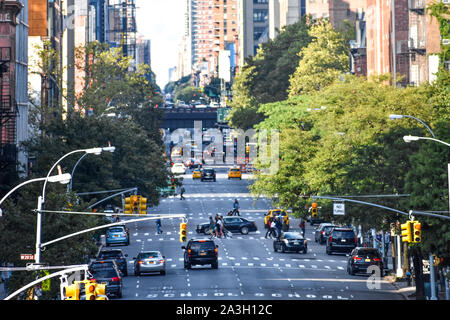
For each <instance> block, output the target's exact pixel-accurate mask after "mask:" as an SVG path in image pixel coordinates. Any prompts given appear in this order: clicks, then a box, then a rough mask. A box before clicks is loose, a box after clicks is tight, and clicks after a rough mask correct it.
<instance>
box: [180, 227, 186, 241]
mask: <svg viewBox="0 0 450 320" xmlns="http://www.w3.org/2000/svg"><path fill="white" fill-rule="evenodd" d="M186 227H187V223H186V222H182V223H180V242H186V240H187V230H186Z"/></svg>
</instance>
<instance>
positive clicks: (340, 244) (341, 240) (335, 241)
mask: <svg viewBox="0 0 450 320" xmlns="http://www.w3.org/2000/svg"><path fill="white" fill-rule="evenodd" d="M356 241H357V240H356V235H355V232H354V231H353V229H352V228H342V227H334V228H333V229H331V231H330V234H329V236H328V238H327V248H326V253H327V254H332V253H333V252H340V253H350V252H351V251H352V250H353V249H355V247H356V243H357V242H356Z"/></svg>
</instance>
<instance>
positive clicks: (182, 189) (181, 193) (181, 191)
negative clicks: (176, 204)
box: [180, 186, 185, 200]
mask: <svg viewBox="0 0 450 320" xmlns="http://www.w3.org/2000/svg"><path fill="white" fill-rule="evenodd" d="M184 191H185V190H184V187H183V186H181V189H180V200H184V197H183V193H184Z"/></svg>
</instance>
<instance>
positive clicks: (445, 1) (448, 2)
mask: <svg viewBox="0 0 450 320" xmlns="http://www.w3.org/2000/svg"><path fill="white" fill-rule="evenodd" d="M442 3H444V4H450V0H442Z"/></svg>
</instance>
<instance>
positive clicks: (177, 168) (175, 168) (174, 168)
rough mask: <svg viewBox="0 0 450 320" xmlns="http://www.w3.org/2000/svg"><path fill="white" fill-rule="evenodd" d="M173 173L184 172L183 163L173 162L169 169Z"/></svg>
mask: <svg viewBox="0 0 450 320" xmlns="http://www.w3.org/2000/svg"><path fill="white" fill-rule="evenodd" d="M171 171H172V173H173V174H185V173H186V167H185V166H184V164H183V163H180V162H178V163H174V164H173V166H172V169H171Z"/></svg>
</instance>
